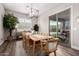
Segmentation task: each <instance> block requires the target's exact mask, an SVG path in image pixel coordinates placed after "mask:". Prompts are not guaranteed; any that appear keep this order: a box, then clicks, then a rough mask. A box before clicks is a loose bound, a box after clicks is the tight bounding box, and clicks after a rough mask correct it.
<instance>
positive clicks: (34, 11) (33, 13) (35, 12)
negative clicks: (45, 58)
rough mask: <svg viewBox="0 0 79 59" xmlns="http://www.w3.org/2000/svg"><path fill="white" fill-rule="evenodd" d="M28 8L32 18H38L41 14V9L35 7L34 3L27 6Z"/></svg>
mask: <svg viewBox="0 0 79 59" xmlns="http://www.w3.org/2000/svg"><path fill="white" fill-rule="evenodd" d="M26 8H27V11H28V15H29V17H30V18H33V17H36V18H38V16H39V10H38V9H35V8H33V5H32V4H30V5H28V6H26Z"/></svg>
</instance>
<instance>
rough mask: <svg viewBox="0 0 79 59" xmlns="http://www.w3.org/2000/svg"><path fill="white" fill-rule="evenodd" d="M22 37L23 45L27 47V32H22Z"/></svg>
mask: <svg viewBox="0 0 79 59" xmlns="http://www.w3.org/2000/svg"><path fill="white" fill-rule="evenodd" d="M22 38H23V47H24V49H25V43H26V40H25V39H26V38H25V32H22Z"/></svg>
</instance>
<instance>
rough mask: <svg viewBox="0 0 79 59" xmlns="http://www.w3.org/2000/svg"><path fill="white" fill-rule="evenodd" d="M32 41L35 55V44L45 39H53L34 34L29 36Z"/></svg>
mask: <svg viewBox="0 0 79 59" xmlns="http://www.w3.org/2000/svg"><path fill="white" fill-rule="evenodd" d="M29 37H30V39H31V40H32V41H33V55H35V43H36V42H37V41H41V40H44V39H51V38H52V36H47V35H40V34H33V35H30V36H29Z"/></svg>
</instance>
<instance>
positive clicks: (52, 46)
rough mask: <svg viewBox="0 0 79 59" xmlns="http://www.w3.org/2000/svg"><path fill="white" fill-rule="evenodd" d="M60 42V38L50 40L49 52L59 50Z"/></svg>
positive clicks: (48, 44)
mask: <svg viewBox="0 0 79 59" xmlns="http://www.w3.org/2000/svg"><path fill="white" fill-rule="evenodd" d="M58 41H59V39H58V38H54V39H53V40H49V41H48V43H47V47H48V50H49V51H52V50H57V46H58Z"/></svg>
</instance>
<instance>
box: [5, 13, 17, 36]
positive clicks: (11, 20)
mask: <svg viewBox="0 0 79 59" xmlns="http://www.w3.org/2000/svg"><path fill="white" fill-rule="evenodd" d="M17 23H18V20H17V17H15V16H13V15H11V14H7V15H4V18H3V26H4V27H5V28H6V29H8V30H9V33H10V37H12V30H13V29H15V26H16V24H17Z"/></svg>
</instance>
